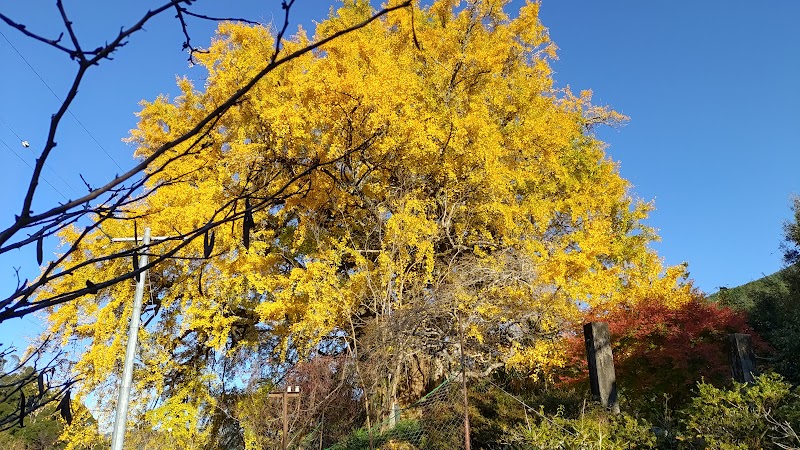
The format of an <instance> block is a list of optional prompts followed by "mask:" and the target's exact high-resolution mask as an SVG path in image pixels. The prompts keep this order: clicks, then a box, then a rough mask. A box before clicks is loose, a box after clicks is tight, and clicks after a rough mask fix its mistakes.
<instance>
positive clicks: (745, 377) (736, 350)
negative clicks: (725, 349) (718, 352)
mask: <svg viewBox="0 0 800 450" xmlns="http://www.w3.org/2000/svg"><path fill="white" fill-rule="evenodd" d="M728 344H729V349H730V359H731V375H732V376H733V379H734V380H736V381H738V382H739V383H753V382H755V381H756V380H755V375H758V372H757V371H756V356H755V354H754V353H753V340H752V339H751V338H750V335H749V334H741V333H734V334H731V335H729V336H728Z"/></svg>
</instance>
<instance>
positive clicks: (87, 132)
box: [0, 31, 124, 172]
mask: <svg viewBox="0 0 800 450" xmlns="http://www.w3.org/2000/svg"><path fill="white" fill-rule="evenodd" d="M0 36H3V39H5V41H6V42H7V43H8V45H10V46H11V48H13V49H14V51H15V52H17V55H19V57H20V58H22V60H23V61H25V64H27V65H28V67H29V68H30V69H31V71H33V73H35V74H36V76H37V77H39V80H40V81H41V82H42V83H43V84H44V85H45V86H46V87H47V89H48V90H49V91H50V93H51V94H53V96H54V97H55V98H56V100H58V101H60V102H62V103H63V100H61V97H59V96H58V94H56V93H55V91H53V89H52V88H51V87H50V85H49V84H47V82H46V81H44V78H42V76H41V75H39V72H37V71H36V69H34V68H33V66H32V65H31V63H29V62H28V60H27V59H25V57H24V56H23V55H22V53H21V52H20V51H19V50H17V47H15V46H14V44H12V43H11V41H9V40H8V38H7V37H6V35H5V34H3V32H2V31H0ZM67 113H69V115H70V116H72V118H73V119H75V122H78V125H80V126H81V128H83V131H85V132H86V134H88V135H89V137H90V138H92V140H93V141H94V143H95V144H97V146H98V147H100V150H102V151H103V153H105V154H106V156H108V158H109V159H110V160H111V162H113V163H114V165H115V166H117V168H118V169H119V170H120V171H121V172H124V169H123V168H122V167H121V166H120V165H119V163H117V161H116V160H115V159H114V157H113V156H111V154H110V153H108V151H107V150H106V149H105V147H103V145H102V144H101V143H100V142H99V141H98V140H97V139H96V138H95V137H94V135H92V133H91V132H90V131H89V130H88V129H87V128H86V127H85V126H84V125H83V123H82V122H81V121H80V120H78V118H77V117H76V116H75V114H73V113H72V111H70V110H69V109H67Z"/></svg>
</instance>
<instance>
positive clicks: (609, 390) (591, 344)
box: [583, 322, 619, 414]
mask: <svg viewBox="0 0 800 450" xmlns="http://www.w3.org/2000/svg"><path fill="white" fill-rule="evenodd" d="M583 335H584V337H585V338H586V357H587V359H588V361H589V383H590V384H591V386H592V395H594V396H595V398H596V399H597V400H599V401H600V404H602V405H603V406H605V407H606V408H608V409H609V410H611V412H613V413H614V414H618V413H619V403H617V378H616V375H615V374H614V357H613V355H612V353H611V334H610V333H609V331H608V324H607V323H605V322H591V323H587V324H586V325H584V326H583Z"/></svg>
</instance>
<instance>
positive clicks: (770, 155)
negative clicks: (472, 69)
mask: <svg viewBox="0 0 800 450" xmlns="http://www.w3.org/2000/svg"><path fill="white" fill-rule="evenodd" d="M332 3H333V2H331V1H328V0H315V1H311V0H297V1H296V4H295V8H294V11H293V12H294V14H293V17H292V21H293V23H294V24H297V23H302V24H305V25H306V28H311V23H312V22H311V21H312V20H314V19H322V18H324V17H325V16H326V15H327V11H328V8H329V6H330V5H331V4H332ZM521 3H522V2H520V1H514V2H512V4H511V5H510V6H509V7H508V9H507V10H508V11H509V12H510V13H511V14H512V15H514V14H515V12H516V11H517V9H518V7H519V5H520V4H521ZM54 4H55V2H53V1H50V0H48V1H41V0H29V1H26V2H5V3H4V4H3V6H2V12H3V13H4V14H6V15H8V16H10V17H12V18H14V19H16V20H18V21H20V22H22V23H24V24H26V25H27V26H28V28H29V29H30V30H32V31H36V32H40V33H43V34H46V35H49V36H53V37H55V36H57V35H58V33H59V32H60V30H61V29H62V27H61V26H60V22H59V18H58V15H57V11H56V9H55V7H54ZM158 4H159V3H158V2H157V1H153V0H148V1H137V2H100V1H89V0H80V1H78V0H66V1H65V6H66V9H67V12H68V13H70V15H71V17H72V19H73V21H74V23H75V28H76V30H77V32H78V34H79V36H80V37H81V39H82V40H84V41H85V42H86V45H85V46H86V47H88V48H94V47H96V46H98V45H100V44H102V43H103V42H104V41H106V40H110V39H112V38H113V36H114V35H115V34H116V33H117V32H118V30H119V28H120V27H121V26H124V25H129V24H131V23H132V22H133V19H134V18H138V17H140V16H141V15H142V14H143V13H144V12H145V11H146V10H147V8H148V7H151V8H152V7H155V6H157V5H158ZM279 5H280V2H279V1H276V0H267V1H263V0H262V1H244V0H237V1H226V2H214V1H211V0H200V1H198V2H196V3H195V5H194V7H195V8H197V11H201V12H203V13H206V14H209V15H219V16H240V17H248V18H255V19H256V20H260V21H263V22H270V21H272V20H273V18H279V19H280V18H281V17H282V16H280V14H281V11H280V6H279ZM541 17H542V21H543V22H544V24H545V25H546V26H547V27H549V29H550V33H551V37H552V38H553V40H554V41H555V43H556V44H557V45H558V47H559V49H560V50H559V60H558V61H556V62H554V69H555V71H556V74H555V78H556V81H557V83H558V85H559V86H566V85H570V86H571V87H572V89H573V91H579V90H583V89H592V90H593V91H594V94H595V97H594V98H595V101H596V102H597V103H600V104H606V105H610V106H612V107H613V108H615V109H616V110H618V111H620V112H622V113H624V114H626V115H628V116H630V118H631V120H630V122H629V123H628V124H627V125H626V126H624V127H622V128H619V129H604V130H600V131H599V132H598V134H599V136H600V137H601V138H602V139H603V140H605V141H606V142H607V143H608V144H609V148H608V154H609V155H610V157H611V158H612V159H614V160H615V161H617V162H618V163H619V164H620V171H621V173H622V175H623V177H625V178H626V179H628V180H630V181H631V183H632V185H633V188H632V192H631V193H632V194H633V195H634V196H636V197H639V198H642V199H644V200H654V201H655V207H656V210H655V212H654V213H653V214H652V216H651V218H650V219H649V220H648V224H650V225H651V226H653V227H656V228H657V229H659V234H660V235H661V237H662V242H661V243H658V244H656V245H655V248H656V249H657V250H658V252H659V254H660V255H662V256H663V257H664V258H665V260H666V263H667V264H678V263H681V262H683V261H687V262H688V263H689V270H690V272H691V278H693V279H694V280H695V284H696V286H698V287H699V288H700V289H702V290H704V291H706V292H713V291H715V290H716V288H717V287H718V286H736V285H739V284H742V283H746V282H748V281H751V280H754V279H756V278H759V277H761V276H762V275H763V274H769V273H772V272H774V271H776V270H778V269H779V268H780V267H781V258H780V250H779V244H780V240H781V226H782V223H783V221H784V220H786V219H788V218H789V217H790V209H789V201H790V196H791V195H792V194H797V193H800V177H798V175H797V169H798V168H800V144H798V142H800V141H798V139H797V138H796V135H797V133H798V131H799V130H800V109H798V105H800V88H799V87H798V81H799V80H800V27H798V26H797V25H796V24H797V23H800V2H796V1H794V0H774V1H769V2H759V3H757V4H756V3H753V2H744V1H739V0H732V1H722V0H704V1H702V2H696V1H672V2H665V1H646V2H643V1H634V0H615V1H598V0H543V1H542V8H541ZM146 29H147V32H145V33H140V34H138V35H136V36H134V37H133V39H131V42H130V43H129V44H128V45H127V46H126V47H124V48H122V49H121V50H120V51H119V52H118V53H117V54H116V55H115V59H114V60H113V61H105V62H103V64H101V65H100V66H99V67H98V68H96V69H93V70H92V71H90V73H89V76H88V77H87V79H86V80H85V82H84V84H83V88H82V89H81V91H80V93H79V96H78V98H77V100H76V102H75V103H74V105H73V107H72V108H71V112H72V114H73V115H72V116H70V115H68V116H67V117H65V119H64V121H63V124H62V127H61V129H60V131H59V135H58V137H57V139H56V140H57V142H58V147H57V148H56V150H55V153H54V154H53V157H52V159H50V160H49V164H48V166H49V167H48V169H47V170H45V173H44V176H45V178H46V179H47V182H45V183H43V184H42V186H41V187H40V196H41V198H40V201H39V202H37V203H35V204H34V210H36V209H37V208H39V209H41V208H43V207H44V206H45V205H52V204H54V203H55V202H57V201H60V200H63V198H62V197H61V196H62V195H63V196H66V197H70V198H74V197H75V196H76V195H77V193H78V192H81V188H82V182H81V180H80V178H79V176H78V174H79V173H80V174H82V175H83V176H84V178H86V179H87V180H88V181H89V182H90V183H91V184H93V185H97V184H100V183H102V182H105V181H107V180H108V179H109V178H110V175H113V174H114V173H117V172H121V171H122V169H127V168H129V167H130V166H131V165H132V163H133V161H132V159H131V152H132V150H133V149H132V148H130V147H128V146H127V145H126V144H124V143H122V142H121V139H122V138H123V137H125V136H126V135H127V133H128V130H129V129H130V128H132V127H134V126H135V123H136V118H135V116H134V112H135V111H137V110H138V109H139V107H138V105H137V103H138V102H139V101H140V100H141V99H153V98H154V97H155V96H156V95H158V94H159V93H162V92H174V91H175V88H174V85H175V77H176V76H177V75H183V74H187V75H188V76H189V77H190V78H193V79H195V80H201V79H202V76H203V74H202V72H200V71H199V69H196V68H195V69H190V68H189V66H188V63H187V61H186V54H185V53H183V52H181V42H182V39H183V37H182V34H181V30H180V27H179V26H178V23H177V20H176V19H175V18H174V17H173V14H165V15H163V17H160V18H158V19H156V20H155V21H153V22H152V23H151V24H150V25H149V26H147V27H146ZM212 31H213V27H212V26H211V25H209V24H203V23H199V22H196V21H195V22H192V27H191V33H192V38H193V43H194V44H195V45H198V46H203V45H206V44H207V43H208V41H209V37H210V36H211V33H212ZM0 32H2V36H0V58H2V60H3V68H4V69H3V71H2V72H0V73H1V75H0V77H1V78H0V86H1V87H0V89H1V90H0V99H2V100H0V120H2V122H0V141H1V142H0V162H2V166H1V167H0V170H2V171H3V174H2V176H0V190H2V192H3V193H4V195H3V196H2V197H0V222H1V223H2V224H3V227H5V226H7V225H8V224H9V223H10V220H11V219H12V217H13V214H15V213H18V209H19V207H20V204H21V199H22V196H23V195H24V188H25V187H26V186H27V181H28V177H29V175H30V173H31V169H30V168H29V166H28V164H29V165H31V166H32V165H33V159H34V156H33V154H32V153H31V151H30V150H38V149H41V146H42V144H43V142H44V136H45V135H46V132H47V126H48V121H49V117H50V115H51V114H52V113H53V112H55V110H56V108H57V107H58V104H59V103H60V102H59V100H58V99H57V98H56V96H58V97H61V98H63V96H64V94H65V93H66V91H67V88H68V83H69V81H71V79H72V76H73V74H74V73H75V70H76V67H75V63H74V62H72V61H70V60H69V59H68V58H67V57H65V56H64V55H63V54H60V53H59V52H57V51H54V50H52V49H50V48H48V47H47V46H45V45H44V44H41V43H38V42H34V41H32V40H30V39H28V38H25V37H23V36H22V35H21V34H20V33H19V32H18V31H16V30H14V29H11V28H10V27H8V26H5V24H0ZM18 52H19V53H18ZM20 54H21V55H23V56H24V58H25V60H27V63H26V62H25V60H23V59H22V57H21V56H20ZM28 64H30V66H32V68H33V69H31V67H29V66H28ZM34 71H35V72H34ZM37 74H38V75H37ZM39 77H41V80H40V78H39ZM42 80H44V81H42ZM48 86H49V87H48ZM50 89H52V91H53V92H51V91H50ZM76 118H77V120H76ZM78 121H80V123H78ZM81 124H82V125H81ZM84 127H85V128H86V130H88V132H87V131H86V130H84ZM21 139H23V140H27V141H29V142H30V143H31V148H30V149H25V148H23V147H22V146H21V145H20V140H21ZM12 150H13V151H12ZM14 152H16V153H17V154H18V155H19V157H18V156H17V155H16V154H15V153H14ZM20 157H21V158H22V159H24V160H25V161H26V162H23V161H21V160H20ZM48 183H49V184H52V187H51V186H50V185H49V184H48ZM51 250H52V249H51ZM14 267H21V273H22V274H23V277H30V276H33V275H34V274H35V273H36V269H35V256H34V255H33V253H32V252H31V251H27V252H25V251H21V252H11V254H7V255H2V256H0V289H2V292H3V293H7V292H9V291H10V289H12V288H13V286H14V284H15V282H16V278H15V272H14V269H13V268H14ZM39 330H40V328H39V325H38V320H37V319H35V318H27V319H23V320H16V321H10V322H6V323H3V324H2V325H0V336H2V337H0V341H7V340H8V339H7V338H5V337H6V336H14V337H15V339H14V340H15V343H16V344H17V346H24V345H25V341H24V340H23V339H21V338H16V336H20V335H28V336H33V335H35V334H36V333H37V332H38V331H39Z"/></svg>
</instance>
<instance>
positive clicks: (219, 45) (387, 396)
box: [49, 0, 690, 448]
mask: <svg viewBox="0 0 800 450" xmlns="http://www.w3.org/2000/svg"><path fill="white" fill-rule="evenodd" d="M505 3H507V2H504V1H497V0H473V1H469V2H466V3H460V2H456V1H444V0H443V1H436V2H433V4H432V5H430V6H427V7H419V6H417V7H415V8H413V9H411V10H409V9H406V10H401V11H396V12H392V13H390V14H388V15H387V16H385V17H383V18H382V19H380V20H377V21H374V22H372V23H371V24H369V25H368V26H366V27H365V28H363V29H361V30H359V31H356V32H353V33H350V34H347V35H345V36H343V37H341V38H339V39H336V40H334V41H332V42H330V43H329V44H326V45H325V46H323V47H322V48H320V49H318V50H317V51H316V52H314V53H309V54H306V55H304V56H301V57H299V58H297V59H296V60H294V61H293V62H291V63H290V64H285V65H283V66H281V67H280V68H278V69H277V70H275V71H273V72H272V73H270V74H269V75H268V76H266V77H265V78H264V79H262V80H261V81H260V82H259V83H258V84H257V85H256V86H255V87H254V88H253V89H252V90H251V91H250V93H249V94H247V95H246V96H245V97H244V98H243V99H242V100H241V101H239V102H238V103H237V104H236V105H235V107H234V108H232V109H231V110H230V111H229V112H228V113H226V114H225V115H224V116H223V117H221V118H220V119H219V120H218V121H216V122H215V123H213V124H212V125H213V126H211V127H209V128H208V129H207V131H206V132H205V133H203V134H202V135H201V136H199V137H198V140H199V142H186V143H185V144H184V145H185V146H184V147H177V148H176V149H174V150H173V151H171V153H168V154H165V155H163V156H162V157H161V159H160V161H161V163H160V165H159V169H160V170H159V172H158V174H157V175H156V176H154V177H152V178H151V180H150V181H149V185H148V189H149V195H147V196H146V197H145V199H144V200H143V201H141V202H140V203H138V204H136V205H133V206H132V207H131V208H129V209H128V210H126V211H125V214H120V215H119V217H118V218H116V219H114V220H106V223H105V224H104V226H103V230H102V232H101V231H99V230H98V231H97V232H96V233H95V234H93V235H92V236H91V238H89V239H84V240H83V241H82V242H83V243H82V244H81V245H82V247H81V249H80V250H81V251H80V252H74V253H72V254H71V255H70V257H69V259H68V261H65V262H64V264H65V266H69V267H79V268H77V269H75V271H74V273H73V275H72V276H70V277H65V278H64V279H62V280H61V281H60V282H58V283H56V284H53V285H51V286H50V287H49V289H51V290H52V291H53V292H58V291H60V290H69V289H74V288H75V287H76V286H82V285H84V284H85V283H86V282H87V280H88V281H90V282H91V280H97V279H105V278H110V277H112V276H113V274H115V273H117V272H121V271H129V270H130V267H129V265H130V263H131V262H130V260H119V259H117V260H112V261H108V262H107V263H100V264H92V265H86V266H80V263H81V261H82V258H90V257H92V256H95V257H96V256H97V255H102V254H103V253H104V252H108V251H109V248H111V246H124V245H131V244H130V243H128V244H126V243H112V242H111V241H110V240H109V239H108V237H107V236H128V235H133V234H134V231H135V232H136V233H138V234H141V233H142V230H143V228H144V227H150V228H151V229H152V234H153V235H158V236H167V237H168V236H171V235H184V234H185V233H186V232H187V231H189V230H196V229H203V227H206V229H208V230H209V231H208V233H207V234H206V236H205V239H196V240H195V241H193V242H190V243H188V244H187V243H185V242H184V241H175V240H165V241H159V243H158V244H157V245H153V246H152V247H150V248H149V249H147V250H146V251H148V252H152V253H160V254H163V253H166V252H169V251H170V249H174V248H176V247H177V246H179V245H182V248H180V250H178V251H176V252H175V253H174V255H173V257H172V258H170V259H169V260H167V261H166V262H161V263H159V264H158V265H157V266H155V267H153V268H152V269H151V271H150V274H149V279H148V283H149V287H148V289H149V290H148V292H149V293H148V295H147V298H146V305H147V306H146V307H145V312H144V315H143V320H144V323H145V324H146V326H145V327H144V328H143V329H142V330H141V331H140V333H139V339H140V343H141V344H140V347H141V350H140V354H139V356H138V364H137V366H136V372H135V374H134V385H135V388H134V389H135V395H134V398H135V401H134V407H133V410H132V417H133V418H132V419H131V420H135V421H136V423H137V424H138V426H139V427H147V428H149V429H150V430H152V433H153V435H154V436H155V435H158V436H161V438H163V441H160V442H162V444H163V445H171V446H175V447H177V448H188V447H195V448H196V447H198V446H200V445H201V444H202V443H203V442H205V441H206V440H208V439H209V434H208V433H209V429H210V428H209V427H208V426H207V424H208V422H209V420H210V417H211V416H212V415H214V414H216V413H215V410H216V409H217V407H218V406H219V405H218V399H219V396H220V393H223V392H226V390H227V391H230V390H237V389H238V390H239V391H242V390H246V389H245V386H247V382H248V381H250V380H252V379H254V378H259V377H261V378H265V377H266V378H270V377H272V378H273V381H275V380H278V379H280V377H282V376H283V375H285V373H286V371H287V370H290V368H291V366H292V365H295V364H298V363H301V362H303V361H309V360H313V359H314V358H318V357H320V355H325V356H326V357H329V356H331V355H337V356H341V357H344V358H347V359H348V360H349V361H350V367H352V371H353V372H352V373H354V374H355V375H353V376H352V379H353V380H356V381H354V383H356V384H357V385H358V389H357V390H355V391H353V392H354V395H356V396H357V397H359V399H360V400H359V401H361V402H364V404H365V407H366V409H367V414H368V415H370V416H371V417H373V419H374V418H379V417H384V416H385V415H386V414H388V412H389V411H390V409H391V405H392V404H393V403H400V404H403V403H407V402H409V401H411V400H413V399H415V398H417V397H418V396H419V395H420V394H421V393H422V392H423V391H424V390H425V389H426V386H429V385H430V384H431V383H433V382H436V381H437V380H441V379H443V378H444V377H446V376H448V375H449V374H451V373H453V372H454V371H457V370H460V364H461V361H462V356H463V361H464V362H465V364H466V368H465V372H467V374H468V375H471V376H480V375H486V374H488V373H490V372H491V371H492V370H497V369H501V370H505V371H508V372H515V373H519V374H522V375H524V376H532V377H541V376H546V375H547V373H548V371H550V370H551V369H552V368H553V367H555V366H559V365H560V364H563V362H564V359H565V358H564V357H563V356H562V355H563V352H562V351H561V350H560V349H561V347H560V342H561V339H562V338H563V330H565V329H572V327H571V325H573V324H574V323H576V322H579V321H580V320H582V317H583V314H584V311H586V310H587V309H588V308H593V309H594V310H595V311H597V310H598V309H601V310H602V309H603V308H612V307H614V306H616V305H619V304H620V303H630V304H635V303H636V302H638V301H639V300H640V299H643V298H645V297H649V298H661V299H664V301H665V302H667V303H671V304H676V305H677V304H682V303H683V302H686V301H688V299H689V291H690V286H689V285H687V284H685V283H684V282H683V279H682V277H684V276H685V272H684V269H683V267H673V268H665V267H663V266H662V264H661V262H660V260H659V258H658V256H657V255H656V254H655V253H654V252H653V251H652V250H651V249H650V248H649V247H648V245H649V244H650V243H651V242H652V241H653V240H655V239H656V238H657V237H656V235H655V233H654V231H653V230H652V229H650V228H649V227H647V226H645V225H643V224H642V220H643V219H645V218H646V217H647V213H648V211H649V210H650V209H651V205H650V204H648V203H643V202H640V201H637V200H635V199H633V198H631V196H630V195H629V193H628V187H629V185H628V183H627V182H626V181H625V180H624V179H622V178H621V177H620V175H619V171H618V167H617V165H616V163H614V162H613V161H611V160H610V159H609V158H608V157H607V155H606V154H605V153H604V145H603V143H602V142H600V141H598V140H597V139H596V138H595V136H594V134H593V129H594V128H595V127H597V126H601V125H615V124H618V123H619V122H621V121H623V120H625V118H624V117H622V116H621V115H619V114H617V113H615V112H613V111H612V110H610V109H607V108H604V107H598V106H594V105H592V104H591V102H590V100H591V99H590V96H591V95H590V93H588V92H583V93H580V94H573V93H571V92H570V91H569V90H560V89H556V88H555V86H554V81H553V78H552V70H551V68H550V65H549V61H550V60H551V59H552V58H554V57H555V46H554V45H553V43H552V42H551V41H550V40H549V37H548V33H547V30H546V29H545V28H544V27H543V25H542V24H541V23H540V21H539V18H538V9H539V5H538V4H537V3H528V4H526V5H525V6H523V7H522V8H521V9H520V10H519V11H515V12H513V13H511V15H507V13H506V12H505V11H504V7H505ZM371 13H373V7H372V6H370V5H369V3H367V2H366V1H361V0H359V1H346V2H345V5H344V6H342V7H341V8H340V9H339V10H338V11H335V12H332V13H331V15H330V17H329V18H328V19H327V20H325V21H324V22H322V23H319V24H318V25H317V27H316V31H315V33H316V36H315V38H316V39H318V38H321V37H324V36H327V35H330V34H332V33H334V32H335V31H337V30H340V29H343V28H345V27H347V26H348V25H352V24H354V23H358V22H361V21H363V20H364V19H365V18H367V17H369V16H370V14H371ZM274 39H275V37H274V36H273V34H272V33H271V32H270V29H269V28H268V27H261V26H250V25H243V24H235V23H225V24H222V25H221V26H220V28H219V30H218V32H217V35H216V37H215V38H214V40H213V42H212V43H211V45H210V47H209V48H208V52H207V53H204V54H198V56H197V57H198V59H199V62H200V63H201V64H202V65H203V66H204V67H205V68H206V69H207V70H208V77H207V78H206V79H205V80H203V81H201V82H196V81H191V80H189V79H180V80H179V81H178V85H179V87H180V90H181V92H182V94H181V95H180V96H178V97H175V98H173V99H170V98H167V97H166V96H161V97H159V98H157V99H156V100H155V101H152V102H145V103H144V104H143V108H142V110H141V112H140V113H139V117H140V122H139V126H138V128H137V129H135V130H133V131H132V132H131V136H130V138H129V141H130V142H131V143H132V144H133V145H134V146H135V147H136V154H137V155H138V156H139V157H142V158H145V157H147V156H148V155H149V153H150V152H151V150H152V149H154V148H158V147H159V145H160V144H161V143H163V142H167V141H169V140H171V139H172V138H173V137H174V136H179V135H180V134H182V133H183V132H185V130H187V129H190V128H191V127H193V126H194V124H195V123H196V121H197V119H198V118H200V117H203V116H205V115H206V114H207V112H208V111H209V110H212V109H214V108H215V107H216V106H217V104H218V102H220V101H222V100H224V99H227V98H229V97H230V95H231V93H232V92H234V91H236V90H237V89H238V88H239V87H240V85H241V83H243V82H245V81H246V80H249V79H250V78H251V77H252V75H253V72H254V71H257V70H258V68H259V67H260V66H261V63H262V61H263V59H264V58H265V57H266V55H270V54H271V51H272V50H273V48H274ZM308 42H309V38H307V37H306V34H305V33H304V32H303V31H300V32H298V34H297V35H296V36H294V37H293V38H292V39H290V40H289V41H287V43H286V46H285V51H287V52H290V51H292V49H293V48H295V47H296V48H300V47H303V46H305V45H307V44H308ZM187 153H188V154H187ZM77 233H80V230H79V229H74V230H71V231H69V232H66V233H63V235H62V239H63V240H64V241H66V242H71V240H74V239H75V237H76V236H77ZM132 291H133V287H132V285H128V284H125V283H122V284H118V285H115V286H113V287H110V288H108V289H104V290H100V291H99V292H98V293H97V295H88V296H85V297H83V298H81V299H79V300H78V301H76V302H72V303H68V304H64V305H62V306H60V307H58V308H56V309H54V310H52V311H51V314H50V317H49V320H50V330H51V331H52V332H53V333H55V334H56V335H58V336H60V337H61V339H62V340H63V342H68V341H70V340H75V341H78V342H81V343H83V345H81V346H80V347H81V349H83V350H85V351H84V352H82V353H80V354H76V355H75V358H76V365H75V370H76V371H77V372H78V373H79V374H80V376H81V378H82V380H83V381H82V384H81V386H82V395H83V396H86V395H89V394H92V397H91V398H92V401H93V402H97V404H98V405H106V406H108V407H110V406H112V405H113V403H114V401H115V398H116V389H117V379H118V376H119V372H120V367H121V360H122V358H123V354H124V351H123V349H124V344H125V340H126V338H125V335H124V330H126V327H127V324H128V321H129V319H130V314H131V300H130V299H131V298H132V295H133V294H132ZM336 367H339V369H336V370H343V369H341V366H336ZM331 370H334V367H333V366H331ZM356 392H357V394H355V393H356ZM230 413H231V414H235V412H230ZM242 423H244V422H242ZM75 433H76V436H77V435H78V434H79V433H77V432H75ZM161 438H160V439H161ZM153 439H155V438H153Z"/></svg>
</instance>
